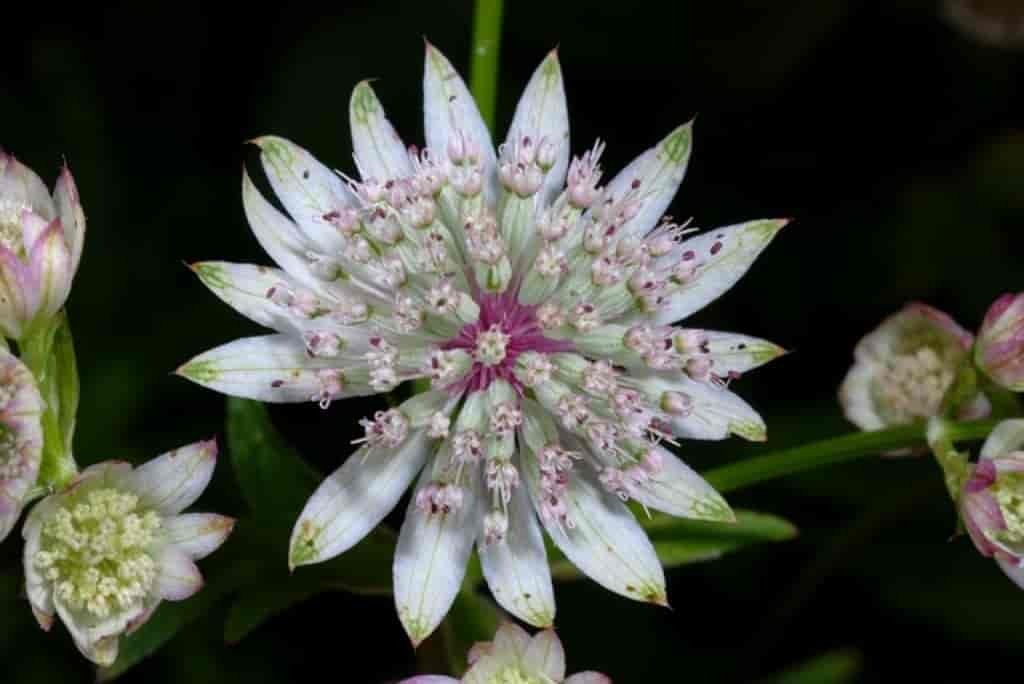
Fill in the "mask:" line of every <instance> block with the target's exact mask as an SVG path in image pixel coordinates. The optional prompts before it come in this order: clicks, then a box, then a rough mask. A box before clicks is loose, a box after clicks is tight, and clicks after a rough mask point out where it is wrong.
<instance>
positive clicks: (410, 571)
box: [394, 466, 479, 646]
mask: <svg viewBox="0 0 1024 684" xmlns="http://www.w3.org/2000/svg"><path fill="white" fill-rule="evenodd" d="M431 471H432V469H431V468H430V467H429V466H428V467H427V468H424V470H423V475H422V476H421V477H420V482H419V485H418V486H417V492H418V491H419V490H420V489H421V488H422V487H424V486H425V485H427V484H429V483H430V481H431ZM478 508H479V507H478V497H477V496H476V493H475V492H467V496H466V500H465V502H464V503H463V506H462V508H460V509H459V510H457V511H453V512H451V513H447V514H434V515H428V514H425V513H423V512H422V511H420V510H419V509H418V508H417V507H416V493H413V497H412V501H411V502H410V503H409V509H408V510H407V511H406V514H405V522H403V523H402V531H401V532H400V533H399V536H398V548H397V549H396V550H395V564H394V580H395V583H394V589H395V605H396V606H397V608H398V618H399V619H400V620H401V621H402V626H403V627H404V628H405V631H406V633H407V634H408V635H409V638H410V639H411V640H412V643H413V645H414V646H418V645H419V644H420V643H421V642H422V641H423V640H424V639H426V638H427V637H428V636H430V634H431V633H432V632H433V631H434V630H435V629H437V626H438V625H439V624H441V620H442V619H444V616H445V615H446V614H447V613H448V609H449V608H451V605H452V602H453V601H455V596H456V595H457V594H458V593H459V588H460V587H461V586H462V579H463V577H465V574H466V564H467V563H468V561H469V555H470V553H471V552H472V550H473V540H474V539H475V538H476V532H477V528H478V521H477V510H478Z"/></svg>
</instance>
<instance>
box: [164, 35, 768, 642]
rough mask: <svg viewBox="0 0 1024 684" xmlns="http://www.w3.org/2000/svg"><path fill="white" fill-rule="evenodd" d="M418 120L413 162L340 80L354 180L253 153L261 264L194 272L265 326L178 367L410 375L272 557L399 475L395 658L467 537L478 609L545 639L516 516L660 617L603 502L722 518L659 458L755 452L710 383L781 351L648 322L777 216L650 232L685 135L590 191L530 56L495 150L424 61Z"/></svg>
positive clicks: (219, 374)
mask: <svg viewBox="0 0 1024 684" xmlns="http://www.w3.org/2000/svg"><path fill="white" fill-rule="evenodd" d="M424 109H425V112H424V115H425V128H426V139H427V147H426V148H424V149H422V150H417V149H416V148H407V147H406V146H405V144H404V143H403V142H402V141H401V140H400V139H399V137H398V135H397V134H396V133H395V131H394V129H393V128H392V126H391V124H390V123H389V121H388V119H387V118H386V117H385V115H384V111H383V107H382V106H381V103H380V102H379V101H378V99H377V97H376V95H375V94H374V91H373V90H372V89H371V88H370V85H369V84H368V83H365V82H364V83H360V84H358V85H357V86H356V88H355V91H354V92H353V94H352V99H351V106H350V120H351V126H352V142H353V147H354V150H355V161H356V165H357V167H358V169H359V174H360V180H354V179H348V178H347V177H343V176H340V175H339V174H337V173H335V172H332V171H331V170H330V169H328V168H327V167H325V166H324V165H323V164H321V163H320V162H318V161H317V160H316V159H314V158H313V157H312V156H311V155H310V154H309V153H308V152H306V151H305V150H303V149H301V148H299V147H297V146H296V145H294V144H292V143H290V142H288V141H287V140H283V139H281V138H272V137H265V138H260V139H258V140H256V144H257V145H258V146H259V147H260V150H261V153H262V154H261V158H262V162H263V167H264V170H265V171H266V174H267V177H268V179H269V181H270V184H271V185H272V186H273V189H274V191H275V192H276V194H277V197H278V199H279V200H280V201H281V203H282V204H283V205H284V208H285V209H286V210H287V212H288V215H285V214H283V213H281V212H280V211H278V210H277V209H275V208H274V207H273V206H272V205H271V204H270V203H269V202H268V201H267V200H266V199H264V198H263V196H262V195H261V194H260V192H259V191H257V190H256V188H255V186H254V185H253V183H252V182H251V181H250V180H249V178H248V176H247V175H246V176H245V177H243V184H242V196H243V203H244V206H245V210H246V213H247V216H248V219H249V223H250V225H251V227H252V230H253V232H254V233H255V234H256V237H257V239H258V240H259V241H260V244H261V245H262V246H263V247H264V249H265V250H266V251H267V252H268V253H269V254H270V256H271V257H272V258H273V259H274V261H276V262H277V264H278V265H279V266H280V269H277V268H269V267H264V266H250V265H240V264H231V263H224V262H208V263H202V264H197V265H196V266H195V267H194V268H195V271H196V272H197V274H198V275H199V277H200V278H201V279H202V280H203V282H204V283H205V284H206V285H207V286H208V287H210V288H211V289H212V290H213V291H214V292H215V293H216V294H217V295H218V296H220V297H221V298H222V299H224V300H225V301H226V302H227V303H228V304H230V305H231V306H233V307H234V308H236V309H237V310H238V311H240V312H241V313H243V314H245V315H246V316H248V317H250V318H251V319H253V320H254V321H256V322H258V323H261V324H263V325H266V326H268V327H271V328H273V329H274V330H276V333H275V334H272V335H266V336H260V337H250V338H246V339H241V340H237V341H235V342H232V343H229V344H226V345H224V346H222V347H219V348H217V349H214V350H211V351H209V352H206V353H205V354H202V355H200V356H199V357H197V358H195V359H193V360H192V361H190V362H189V363H187V364H185V365H184V366H182V368H180V369H179V371H178V372H179V373H180V374H181V375H183V376H185V377H187V378H189V379H191V380H193V381H195V382H198V383H200V384H202V385H205V386H207V387H210V388H213V389H216V390H218V391H221V392H224V393H227V394H232V395H236V396H242V397H249V398H255V399H262V400H264V401H274V402H300V401H313V402H317V403H319V404H320V405H321V406H323V407H327V406H328V405H329V404H330V403H331V402H332V401H334V400H336V399H340V398H343V397H352V396H360V395H368V394H376V393H383V392H389V391H391V390H393V389H394V388H395V387H397V386H398V385H399V383H402V382H404V381H410V380H421V381H424V382H429V384H430V386H431V387H432V389H431V390H429V391H426V392H423V393H421V394H418V395H416V396H414V397H413V398H412V399H410V400H408V401H407V402H405V403H404V404H402V405H401V406H399V407H397V408H393V409H390V410H387V411H380V412H378V413H377V414H376V415H374V416H372V417H369V418H365V419H363V420H362V421H361V423H362V425H363V426H364V428H365V433H366V434H365V437H363V438H362V439H360V440H358V442H359V444H360V446H359V450H358V451H357V452H356V453H355V454H354V455H353V456H351V457H350V458H349V459H348V460H347V461H346V462H345V463H344V465H342V466H341V468H339V469H338V470H337V471H336V472H335V473H333V474H332V475H331V476H330V477H328V478H327V479H326V480H325V481H324V483H323V484H322V485H321V486H320V488H319V489H318V490H317V491H316V493H315V494H314V495H313V497H312V498H311V499H310V501H309V502H308V504H307V505H306V507H305V510H304V511H303V512H302V514H301V516H300V519H299V521H298V522H297V524H296V526H295V530H294V533H293V536H292V542H291V550H290V555H289V558H290V562H291V564H292V565H293V566H295V565H304V564H308V563H316V562H320V561H324V560H327V559H329V558H332V557H334V556H337V555H338V554H340V553H342V552H344V551H345V550H347V549H349V548H350V547H352V546H353V545H354V544H356V543H357V542H358V541H359V540H360V539H362V538H363V537H364V536H365V535H366V534H367V533H368V532H369V531H370V530H371V529H373V528H374V527H375V526H376V525H377V524H378V523H379V522H380V521H381V520H382V519H383V518H384V516H385V515H387V513H388V512H389V511H390V510H391V509H392V508H393V507H394V506H395V505H396V504H397V503H398V501H399V499H400V498H401V496H402V494H403V492H405V491H406V490H407V489H408V488H409V486H410V485H411V484H412V483H413V481H414V480H416V479H417V475H418V476H419V478H418V483H417V484H416V485H415V492H414V495H413V497H412V501H411V504H410V507H409V511H408V514H407V515H406V518H405V523H404V525H403V526H402V530H401V534H400V539H399V542H398V550H397V554H396V557H395V563H394V589H395V598H396V603H397V607H398V612H399V616H400V618H401V620H402V623H403V625H404V627H405V629H406V631H407V632H408V633H409V635H410V637H411V638H412V640H413V642H414V643H419V642H420V641H422V640H423V639H424V638H425V637H426V636H427V635H428V634H430V633H431V632H432V631H433V630H434V629H435V628H436V627H437V625H438V624H439V623H440V621H441V619H442V618H443V617H444V615H445V614H446V613H447V611H448V609H449V607H450V606H451V603H452V601H453V600H454V598H455V596H456V593H457V592H458V590H459V585H460V583H461V581H462V578H463V576H464V573H465V568H466V564H467V561H468V560H469V556H470V554H471V552H472V549H473V547H474V545H476V547H477V550H478V553H479V556H480V559H481V563H482V566H483V571H484V576H485V578H486V580H487V582H488V584H489V586H490V588H491V590H492V592H493V594H494V596H495V597H496V599H497V601H498V602H499V603H500V604H501V605H502V606H503V607H504V608H506V609H507V610H508V611H509V612H511V613H512V614H514V615H516V616H517V617H519V618H521V619H523V620H524V621H526V622H528V623H530V624H532V625H535V626H538V627H545V626H548V625H550V624H551V623H552V621H553V619H554V614H555V604H554V597H553V590H552V583H551V572H550V569H549V567H548V563H547V559H546V554H545V548H544V541H543V537H542V533H541V526H543V528H544V529H546V530H547V532H548V534H549V535H550V536H551V538H552V539H553V540H554V542H555V544H557V545H558V546H559V548H560V549H561V550H562V552H564V553H565V555H566V556H567V557H568V558H569V559H570V560H571V561H572V562H574V563H575V564H576V565H577V566H579V567H580V568H581V569H582V570H583V571H584V572H585V573H586V574H588V575H589V576H590V577H592V578H593V579H595V580H596V581H598V582H599V583H601V584H602V585H603V586H605V587H607V588H609V589H611V590H612V591H615V592H617V593H620V594H622V595H625V596H628V597H630V598H633V599H637V600H643V601H649V602H653V603H658V604H664V603H666V597H665V582H664V575H663V572H662V568H661V565H660V563H659V561H658V558H657V556H656V555H655V552H654V549H653V547H652V545H651V543H650V541H649V540H648V539H647V536H646V535H645V533H644V531H643V530H642V528H641V527H640V525H639V524H638V523H637V522H636V520H635V519H634V517H633V515H632V513H631V512H630V511H629V509H628V508H627V507H626V502H627V501H629V500H634V501H636V502H638V503H639V504H642V505H644V506H647V507H649V508H654V509H657V510H661V511H665V512H668V513H670V514H674V515H678V516H684V517H691V518H699V519H705V520H731V519H732V518H733V515H732V512H731V510H730V509H729V507H728V505H727V504H726V503H725V501H724V500H723V499H722V497H721V496H719V494H718V493H717V492H715V491H714V490H713V489H712V488H711V487H710V486H709V485H708V484H707V483H706V482H704V480H702V479H701V478H700V477H699V476H698V475H697V474H696V473H695V472H694V471H692V470H691V469H690V468H688V467H687V466H686V465H685V464H684V463H683V462H682V461H680V460H679V459H678V458H676V456H674V455H673V454H672V453H671V452H670V451H668V450H667V449H666V448H665V447H664V446H663V443H664V442H665V441H668V442H672V440H673V439H674V438H675V437H682V438H694V439H724V438H726V437H727V436H729V435H730V434H736V435H740V436H742V437H745V438H747V439H754V440H761V439H764V435H765V428H764V423H763V422H762V420H761V418H760V417H759V416H758V414H757V413H756V412H755V411H754V410H753V409H752V408H751V407H750V406H748V405H747V404H746V403H745V402H744V401H742V400H741V399H740V398H739V397H737V396H736V395H735V394H733V393H732V392H731V391H730V390H729V387H728V386H729V383H730V382H731V381H732V380H734V379H736V378H738V377H739V376H740V374H741V373H743V372H745V371H748V370H750V369H752V368H755V367H757V366H759V365H761V364H763V363H765V362H767V361H770V360H771V359H773V358H775V357H777V356H778V355H779V354H781V353H782V350H781V349H780V348H779V347H777V346H776V345H774V344H771V343H769V342H766V341H764V340H760V339H755V338H751V337H746V336H742V335H735V334H729V333H721V332H714V331H708V330H698V329H684V328H680V327H674V326H672V325H671V324H672V323H673V322H675V321H678V320H680V319H682V318H685V317H687V316H689V315H690V314H691V313H693V312H695V311H697V310H698V309H700V308H702V307H703V306H705V305H706V304H708V303H709V302H711V301H713V300H714V299H716V298H717V297H718V296H719V295H721V294H722V293H723V292H725V291H726V290H728V289H729V288H730V287H731V286H732V285H733V284H734V283H735V282H736V281H737V280H739V279H740V277H741V276H742V275H743V274H744V273H745V272H746V271H747V269H748V268H749V267H750V265H751V263H752V262H753V261H754V259H755V258H756V257H757V256H758V255H759V254H760V253H761V251H762V250H763V249H764V248H765V246H766V245H767V244H768V243H769V241H770V240H771V239H772V238H773V237H774V236H775V234H776V233H777V232H778V231H779V229H780V228H781V227H782V226H783V224H784V223H785V222H784V221H752V222H749V223H743V224H739V225H734V226H729V227H726V228H715V229H712V230H709V231H707V232H704V233H701V234H698V235H693V236H690V235H689V234H690V233H692V232H694V230H695V229H692V228H686V227H684V226H682V225H679V224H676V223H673V222H672V221H671V220H670V219H668V218H664V219H663V218H662V214H663V213H664V211H665V210H666V208H667V207H668V205H669V203H670V202H671V200H672V198H673V196H674V195H675V193H676V190H677V188H678V187H679V184H680V182H681V181H682V179H683V175H684V172H685V170H686V166H687V162H688V159H689V154H690V143H691V134H692V131H691V126H690V125H689V124H687V125H684V126H680V127H679V128H677V129H676V130H674V131H673V132H672V133H671V134H669V135H668V137H666V138H665V139H664V140H662V141H661V142H660V143H658V144H657V145H656V146H655V147H653V148H651V149H650V150H648V151H647V152H645V153H644V154H642V155H641V156H640V157H638V158H637V159H636V160H634V161H633V162H632V163H631V164H630V165H629V166H627V167H626V168H625V169H624V170H623V171H621V172H620V173H619V174H618V175H616V176H615V177H614V178H612V180H611V181H610V182H608V183H607V184H605V185H602V184H601V181H602V176H603V172H602V169H601V165H600V157H601V153H602V151H603V149H604V145H603V143H600V142H598V143H596V144H595V145H594V146H593V147H592V148H591V149H589V150H588V151H587V152H585V153H584V154H582V155H581V156H579V157H577V158H575V159H572V160H571V161H570V153H569V121H568V113H567V105H566V100H565V93H564V85H563V80H562V73H561V67H560V65H559V62H558V58H557V56H556V54H555V53H551V54H550V55H548V57H547V58H546V59H545V60H544V61H543V63H542V64H541V65H540V67H539V68H538V69H537V71H536V72H535V73H534V75H533V77H532V79H531V80H530V82H529V83H528V85H527V86H526V91H525V92H524V94H523V96H522V98H521V100H520V101H519V104H518V107H517V108H516V112H515V116H514V119H513V121H512V125H511V127H510V129H509V133H508V136H507V138H506V139H505V141H504V143H502V144H501V145H499V146H498V148H497V150H495V148H494V147H493V146H492V142H491V136H490V133H489V132H488V130H487V127H486V125H485V124H484V122H483V121H482V119H481V118H480V114H479V112H478V110H477V107H476V104H475V103H474V101H473V99H472V97H471V96H470V94H469V91H468V90H467V88H466V85H465V83H464V82H463V80H462V79H461V78H460V77H459V75H458V74H457V73H456V72H455V70H454V69H453V68H452V65H451V64H450V63H449V62H448V60H447V59H446V58H445V57H444V56H443V55H441V53H440V52H438V51H437V50H436V49H435V48H434V47H433V46H430V45H428V46H427V53H426V66H425V73H424ZM673 443H674V442H673Z"/></svg>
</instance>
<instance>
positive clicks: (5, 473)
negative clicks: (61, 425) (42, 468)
mask: <svg viewBox="0 0 1024 684" xmlns="http://www.w3.org/2000/svg"><path fill="white" fill-rule="evenodd" d="M42 412H43V399H42V397H41V396H39V389H38V388H37V387H36V382H35V379H34V378H33V377H32V373H31V371H29V369H28V368H26V367H25V364H23V363H22V362H21V361H19V360H18V358H17V357H15V356H14V355H13V354H11V353H10V352H8V351H6V350H0V541H2V540H3V539H4V538H5V537H7V535H8V534H10V532H11V528H12V527H14V524H15V523H16V522H17V521H18V517H19V516H20V515H21V509H22V508H23V507H24V505H25V500H26V497H27V496H28V494H29V490H30V489H31V488H32V486H33V485H34V484H35V483H36V478H37V477H38V475H39V462H40V460H41V458H42V449H43V428H42V425H41V423H40V416H41V414H42Z"/></svg>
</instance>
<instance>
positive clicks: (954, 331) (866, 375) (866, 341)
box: [839, 303, 988, 430]
mask: <svg viewBox="0 0 1024 684" xmlns="http://www.w3.org/2000/svg"><path fill="white" fill-rule="evenodd" d="M973 342H974V338H973V336H972V335H971V334H970V333H969V332H967V331H966V330H964V329H963V328H961V327H960V326H959V325H958V324H957V323H956V322H955V321H954V320H953V319H952V318H950V317H949V316H948V315H946V314H945V313H943V312H941V311H939V310H937V309H934V308H932V307H930V306H927V305H925V304H919V303H913V304H908V305H907V306H906V307H904V308H903V309H902V310H901V311H899V312H898V313H895V314H893V315H892V316H889V317H888V318H887V319H885V320H884V321H883V322H882V324H881V325H880V326H879V327H878V328H877V329H875V330H874V331H872V332H871V333H869V334H868V335H867V336H865V337H864V338H863V339H862V340H861V341H860V342H859V343H858V344H857V348H856V349H855V350H854V364H853V367H852V368H851V369H850V371H849V373H847V375H846V378H845V379H844V380H843V384H842V387H841V388H840V390H839V401H840V403H841V404H842V407H843V411H844V412H845V414H846V417H847V418H848V419H849V420H850V421H851V422H852V423H853V424H854V425H856V426H857V427H859V428H861V429H862V430H879V429H882V428H885V427H888V426H892V425H902V424H906V423H911V422H914V421H919V420H924V419H927V418H930V417H931V416H935V415H938V414H939V413H940V412H941V411H942V410H943V402H944V401H945V399H946V395H947V392H949V390H950V388H951V387H952V386H953V383H954V382H955V381H956V379H957V375H958V373H959V372H960V370H961V368H962V366H963V364H964V362H965V361H966V360H967V359H968V354H969V351H970V348H971V345H972V344H973ZM987 411H988V405H987V401H986V400H985V398H984V396H982V395H977V396H976V397H974V399H973V400H972V401H969V402H967V403H966V404H965V405H964V406H963V407H962V409H961V415H963V416H965V417H966V416H968V415H971V416H980V415H984V414H985V413H987Z"/></svg>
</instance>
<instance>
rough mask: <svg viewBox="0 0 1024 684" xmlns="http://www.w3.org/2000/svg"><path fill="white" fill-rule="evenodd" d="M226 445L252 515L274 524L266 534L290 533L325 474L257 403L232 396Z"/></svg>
mask: <svg viewBox="0 0 1024 684" xmlns="http://www.w3.org/2000/svg"><path fill="white" fill-rule="evenodd" d="M227 443H228V450H229V452H230V454H231V465H232V467H233V468H234V471H235V477H236V478H237V479H238V485H239V487H241V489H242V495H243V496H244V497H245V500H246V503H248V504H249V508H250V509H251V510H252V512H253V514H254V516H255V517H256V518H267V520H268V522H271V523H272V525H271V528H270V529H268V530H267V532H268V534H273V533H276V532H280V531H281V530H282V529H283V530H284V531H285V532H286V534H290V533H291V526H292V523H293V522H294V521H295V519H296V518H297V517H298V515H299V513H300V512H301V511H302V507H303V506H304V505H305V503H306V500H307V499H309V497H310V495H311V494H312V493H313V490H314V489H316V486H317V485H318V484H320V480H321V476H320V475H319V474H318V473H317V472H316V471H315V470H314V469H313V468H311V467H310V466H309V465H308V464H307V463H306V462H305V461H303V460H302V458H301V457H300V456H299V455H298V454H297V453H296V452H295V450H294V449H293V448H292V447H291V446H290V445H288V444H287V443H286V442H285V440H284V438H283V437H282V436H281V435H280V433H279V432H278V431H277V429H276V428H274V425H273V423H271V422H270V415H269V413H268V412H267V407H266V406H265V405H264V404H262V403H260V402H258V401H251V400H248V399H236V398H234V397H229V398H228V400H227ZM284 542H285V543H286V542H287V537H285V538H284Z"/></svg>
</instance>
